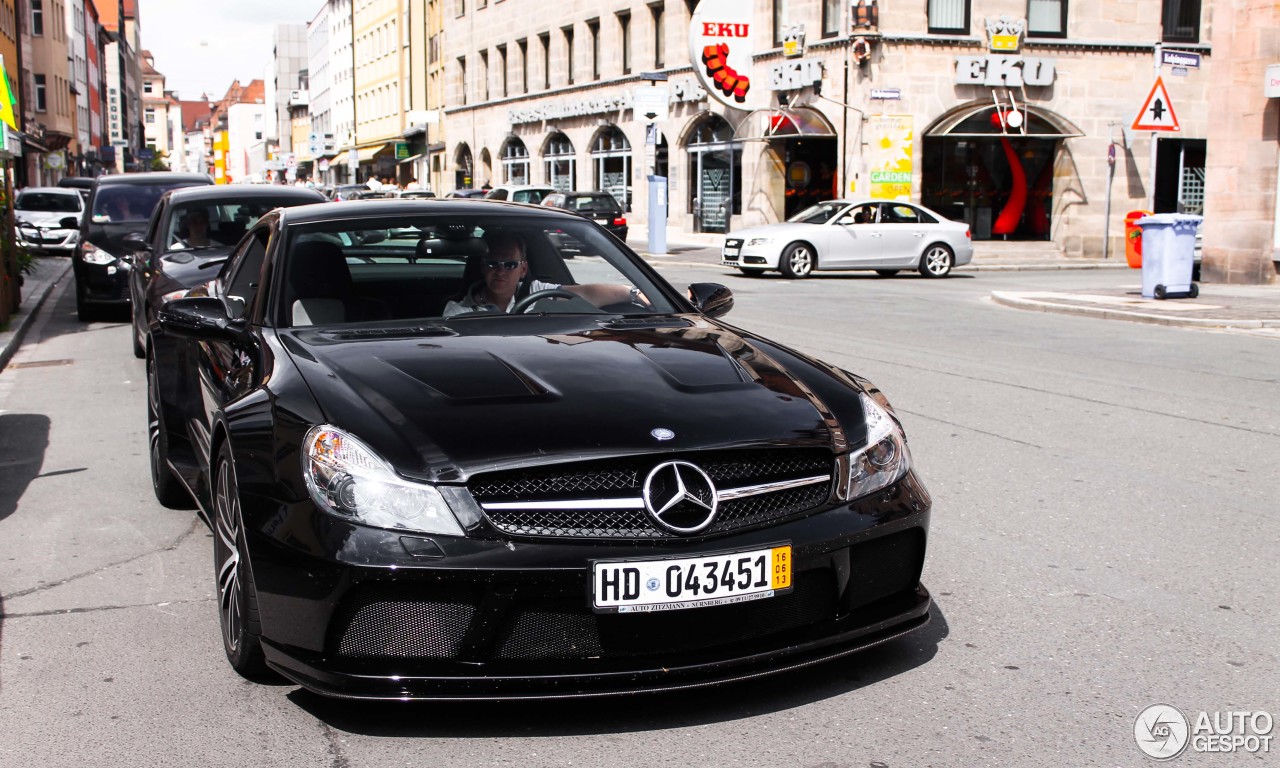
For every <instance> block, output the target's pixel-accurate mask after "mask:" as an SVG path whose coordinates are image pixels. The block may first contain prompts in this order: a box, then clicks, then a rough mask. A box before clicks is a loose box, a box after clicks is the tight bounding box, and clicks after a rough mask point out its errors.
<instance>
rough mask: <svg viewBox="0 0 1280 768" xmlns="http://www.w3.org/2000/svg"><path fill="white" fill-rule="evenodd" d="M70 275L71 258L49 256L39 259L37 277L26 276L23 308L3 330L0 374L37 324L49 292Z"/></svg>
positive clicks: (0, 349)
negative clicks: (28, 331) (34, 323)
mask: <svg viewBox="0 0 1280 768" xmlns="http://www.w3.org/2000/svg"><path fill="white" fill-rule="evenodd" d="M70 274H71V259H68V258H65V257H58V256H46V257H42V258H38V259H36V271H35V273H34V274H30V275H25V276H24V278H25V279H24V280H23V283H22V306H20V307H18V311H17V313H15V314H14V315H13V317H11V318H9V325H8V327H7V328H5V329H4V330H0V371H3V370H4V367H5V366H6V365H8V364H9V359H10V358H12V357H13V353H15V352H17V351H18V347H19V346H21V345H22V337H23V336H24V335H25V334H26V332H27V329H28V328H30V327H31V324H32V323H33V322H35V318H36V313H37V312H39V311H40V307H41V306H42V305H43V304H44V302H45V299H47V298H49V293H50V292H52V291H53V287H54V286H55V285H57V283H58V281H59V280H62V279H64V278H66V277H67V276H68V275H70Z"/></svg>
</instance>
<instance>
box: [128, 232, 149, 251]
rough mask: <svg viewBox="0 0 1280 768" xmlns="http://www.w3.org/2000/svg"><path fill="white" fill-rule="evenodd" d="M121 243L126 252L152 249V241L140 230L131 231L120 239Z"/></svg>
mask: <svg viewBox="0 0 1280 768" xmlns="http://www.w3.org/2000/svg"><path fill="white" fill-rule="evenodd" d="M120 245H122V246H123V247H124V250H125V252H131V251H150V250H151V243H148V242H147V238H146V237H145V236H144V235H142V234H141V233H140V232H130V233H129V234H127V235H125V236H124V237H123V238H122V239H121V240H120Z"/></svg>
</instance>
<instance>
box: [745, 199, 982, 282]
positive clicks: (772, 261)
mask: <svg viewBox="0 0 1280 768" xmlns="http://www.w3.org/2000/svg"><path fill="white" fill-rule="evenodd" d="M720 258H721V263H722V264H724V265H725V266H730V267H737V268H738V269H740V270H742V272H743V274H746V275H759V274H762V273H763V272H765V271H766V270H770V269H776V270H778V271H780V272H781V273H782V274H783V275H786V276H787V277H792V278H798V277H808V276H809V275H811V274H812V273H814V272H817V271H823V270H850V269H873V270H875V271H876V272H878V273H879V274H881V275H884V276H886V277H887V276H890V275H894V274H897V273H898V272H899V271H901V270H904V269H915V270H919V271H920V274H922V275H924V276H926V277H943V276H944V275H946V274H948V273H949V272H950V271H951V270H952V268H953V267H958V266H961V265H963V264H968V263H969V261H970V260H971V259H972V258H973V237H972V234H971V233H970V231H969V225H967V224H964V223H962V222H957V221H951V220H950V219H947V218H944V217H943V216H942V215H941V214H938V213H935V212H934V211H931V210H929V209H928V208H925V207H924V206H922V205H916V204H914V203H904V202H900V201H896V200H895V201H885V200H828V201H827V202H823V203H818V204H817V205H815V206H813V207H812V208H809V209H807V210H804V211H802V212H800V213H798V214H796V215H795V216H792V217H791V218H790V219H788V220H787V221H784V222H779V223H777V224H769V225H766V226H763V227H752V228H750V229H743V230H739V231H737V232H731V233H729V236H728V237H726V238H725V241H724V247H723V249H722V250H721V257H720Z"/></svg>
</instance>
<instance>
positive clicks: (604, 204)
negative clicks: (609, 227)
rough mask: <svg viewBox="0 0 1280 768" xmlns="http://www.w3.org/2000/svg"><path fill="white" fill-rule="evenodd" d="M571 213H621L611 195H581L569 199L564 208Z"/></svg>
mask: <svg viewBox="0 0 1280 768" xmlns="http://www.w3.org/2000/svg"><path fill="white" fill-rule="evenodd" d="M564 207H566V208H568V209H569V210H571V211H591V212H601V213H619V214H620V213H622V206H620V205H618V201H617V200H614V199H613V196H612V195H581V196H576V197H569V198H568V199H566V200H565V206H564Z"/></svg>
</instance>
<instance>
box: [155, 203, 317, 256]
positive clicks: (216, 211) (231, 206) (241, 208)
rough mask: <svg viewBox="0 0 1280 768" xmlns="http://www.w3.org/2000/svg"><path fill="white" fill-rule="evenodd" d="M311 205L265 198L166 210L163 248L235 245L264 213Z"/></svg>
mask: <svg viewBox="0 0 1280 768" xmlns="http://www.w3.org/2000/svg"><path fill="white" fill-rule="evenodd" d="M314 202H315V201H314V200H299V199H298V198H296V197H282V198H279V199H277V198H270V197H268V198H255V199H253V200H252V201H245V202H236V203H215V202H211V201H205V202H191V203H185V204H180V205H175V206H173V207H172V208H170V209H169V221H168V222H167V223H166V225H165V239H164V243H165V248H166V249H167V250H174V251H176V250H185V249H189V248H211V247H217V246H227V245H235V244H236V243H238V242H240V238H242V237H244V233H245V232H247V231H249V228H250V227H252V226H253V225H254V224H257V223H258V219H260V218H262V215H263V214H265V213H266V212H267V211H270V210H272V209H273V208H282V207H286V208H287V207H289V206H291V205H306V204H308V203H314Z"/></svg>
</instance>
